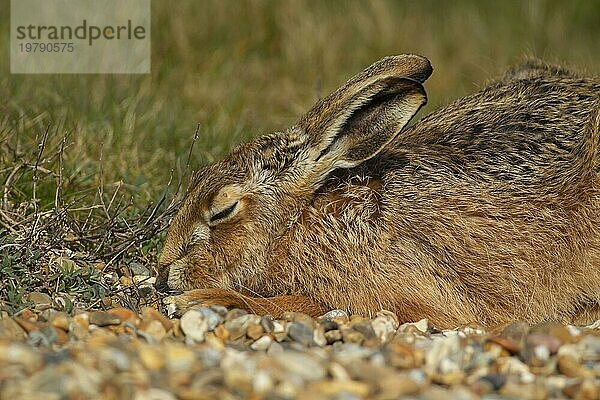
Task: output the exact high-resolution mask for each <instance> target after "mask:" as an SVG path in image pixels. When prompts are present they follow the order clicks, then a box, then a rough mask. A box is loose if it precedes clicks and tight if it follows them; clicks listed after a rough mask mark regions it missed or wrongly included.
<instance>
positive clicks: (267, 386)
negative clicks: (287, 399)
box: [252, 371, 275, 395]
mask: <svg viewBox="0 0 600 400" xmlns="http://www.w3.org/2000/svg"><path fill="white" fill-rule="evenodd" d="M274 386H275V384H274V382H273V378H272V377H271V375H269V374H268V373H267V372H266V371H258V372H257V373H256V374H255V375H254V378H253V379H252V389H254V392H255V393H257V394H259V395H264V394H266V393H269V392H270V391H271V390H273V387H274Z"/></svg>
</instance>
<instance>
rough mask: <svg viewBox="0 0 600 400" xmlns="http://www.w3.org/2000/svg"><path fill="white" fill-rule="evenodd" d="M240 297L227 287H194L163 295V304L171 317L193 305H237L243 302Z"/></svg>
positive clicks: (177, 315) (182, 312) (178, 314)
mask: <svg viewBox="0 0 600 400" xmlns="http://www.w3.org/2000/svg"><path fill="white" fill-rule="evenodd" d="M242 298H243V296H242V295H241V294H240V293H237V292H234V291H232V290H227V289H195V290H189V291H187V292H183V293H182V294H180V295H176V296H169V297H165V298H164V299H163V304H164V305H165V306H166V310H167V315H168V316H169V317H170V318H172V317H180V316H181V315H182V314H184V313H185V312H186V311H187V310H189V309H190V308H192V307H194V306H212V305H219V306H225V307H239V306H240V305H241V304H243V303H244V302H243V301H241V299H242Z"/></svg>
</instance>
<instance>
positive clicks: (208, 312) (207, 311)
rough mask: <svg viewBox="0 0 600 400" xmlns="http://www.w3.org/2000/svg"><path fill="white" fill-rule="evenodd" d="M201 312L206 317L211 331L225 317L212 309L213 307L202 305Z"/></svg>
mask: <svg viewBox="0 0 600 400" xmlns="http://www.w3.org/2000/svg"><path fill="white" fill-rule="evenodd" d="M200 312H201V313H202V315H204V318H206V324H207V327H208V330H209V331H213V330H214V329H215V328H216V327H217V325H219V324H220V323H221V322H223V320H224V318H223V316H222V315H220V314H219V313H218V312H216V311H214V310H212V309H211V308H206V307H202V308H200Z"/></svg>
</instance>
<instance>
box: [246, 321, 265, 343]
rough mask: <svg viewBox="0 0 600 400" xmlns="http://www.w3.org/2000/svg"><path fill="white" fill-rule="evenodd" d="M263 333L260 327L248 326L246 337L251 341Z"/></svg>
mask: <svg viewBox="0 0 600 400" xmlns="http://www.w3.org/2000/svg"><path fill="white" fill-rule="evenodd" d="M263 333H265V331H264V329H263V327H262V326H261V325H250V326H248V330H247V331H246V336H248V337H249V338H250V339H252V340H257V339H258V338H260V337H261V336H262V335H263Z"/></svg>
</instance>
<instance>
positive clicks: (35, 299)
mask: <svg viewBox="0 0 600 400" xmlns="http://www.w3.org/2000/svg"><path fill="white" fill-rule="evenodd" d="M27 300H28V301H30V302H32V303H33V304H34V305H35V309H36V310H47V309H49V308H52V304H53V302H52V298H51V297H50V296H49V295H48V294H46V293H42V292H30V293H29V294H28V295H27Z"/></svg>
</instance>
